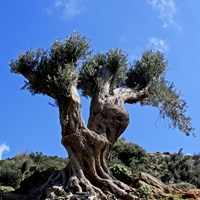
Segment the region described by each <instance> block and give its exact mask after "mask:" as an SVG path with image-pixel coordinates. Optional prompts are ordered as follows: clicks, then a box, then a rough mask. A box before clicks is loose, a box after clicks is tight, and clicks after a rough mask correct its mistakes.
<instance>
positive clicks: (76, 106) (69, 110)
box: [57, 85, 86, 136]
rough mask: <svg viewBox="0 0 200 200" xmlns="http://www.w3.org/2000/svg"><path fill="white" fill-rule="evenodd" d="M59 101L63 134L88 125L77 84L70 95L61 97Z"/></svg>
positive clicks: (74, 131)
mask: <svg viewBox="0 0 200 200" xmlns="http://www.w3.org/2000/svg"><path fill="white" fill-rule="evenodd" d="M57 102H58V106H59V112H60V123H61V127H62V135H63V136H65V135H70V134H73V133H76V132H77V131H79V130H80V129H85V127H86V126H85V124H84V121H83V119H82V114H81V101H80V97H79V94H78V93H77V90H76V87H75V86H73V85H72V86H71V89H70V93H69V96H68V97H60V98H58V99H57Z"/></svg>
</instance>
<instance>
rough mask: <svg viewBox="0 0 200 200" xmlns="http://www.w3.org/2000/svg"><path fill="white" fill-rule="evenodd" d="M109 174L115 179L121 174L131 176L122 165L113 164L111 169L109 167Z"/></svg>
mask: <svg viewBox="0 0 200 200" xmlns="http://www.w3.org/2000/svg"><path fill="white" fill-rule="evenodd" d="M110 172H111V173H112V174H113V175H114V176H115V177H116V176H118V175H120V174H121V173H123V174H126V175H131V171H130V170H129V169H128V168H127V167H125V166H124V165H120V164H114V165H112V167H110Z"/></svg>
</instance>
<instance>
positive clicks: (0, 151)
mask: <svg viewBox="0 0 200 200" xmlns="http://www.w3.org/2000/svg"><path fill="white" fill-rule="evenodd" d="M4 151H10V147H9V146H8V145H6V144H5V143H3V144H0V160H2V154H3V153H4Z"/></svg>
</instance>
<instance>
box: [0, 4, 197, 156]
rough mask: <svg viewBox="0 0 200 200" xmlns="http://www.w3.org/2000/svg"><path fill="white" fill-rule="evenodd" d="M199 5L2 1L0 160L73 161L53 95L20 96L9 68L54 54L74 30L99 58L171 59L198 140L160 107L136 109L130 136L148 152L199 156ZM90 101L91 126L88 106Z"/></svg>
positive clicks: (17, 80) (85, 110) (18, 79)
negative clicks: (155, 54) (38, 52)
mask: <svg viewBox="0 0 200 200" xmlns="http://www.w3.org/2000/svg"><path fill="white" fill-rule="evenodd" d="M199 18H200V1H199V0H181V1H175V0H101V1H98V0H29V1H27V0H18V1H16V0H1V2H0V27H1V31H0V52H1V54H0V91H1V98H0V159H5V158H7V157H13V156H15V155H16V154H18V153H23V152H28V153H30V152H35V151H40V152H43V153H44V154H46V155H57V156H62V157H66V156H67V154H66V152H65V150H64V148H63V147H62V145H61V143H60V140H61V134H60V125H59V119H58V110H57V108H54V107H52V106H50V105H49V102H53V100H52V99H50V98H49V97H47V96H42V95H37V96H34V97H33V96H31V94H30V93H29V92H28V91H20V88H21V87H22V85H23V81H24V78H23V77H21V76H16V75H15V74H11V73H10V71H9V61H10V59H11V58H16V57H17V55H18V54H19V52H20V51H25V50H28V49H30V48H32V49H35V48H38V47H44V48H48V47H49V46H50V45H51V44H52V43H53V41H54V40H55V39H56V38H60V39H64V38H65V37H66V36H67V35H69V34H71V33H72V32H73V31H74V30H76V31H78V32H80V33H81V34H82V35H86V36H87V37H88V38H89V39H91V42H90V43H91V46H92V49H93V50H94V52H98V51H101V52H106V51H108V50H109V49H112V48H116V47H118V48H123V49H124V50H125V51H126V52H127V54H128V58H129V61H130V62H133V60H135V59H139V58H140V57H141V54H142V52H143V51H145V50H147V49H149V48H152V49H154V50H160V51H162V52H163V53H164V54H165V57H166V59H167V60H168V67H169V71H168V73H167V78H168V80H170V81H173V82H174V84H175V85H176V88H177V90H178V91H181V93H182V94H183V98H184V99H186V101H187V102H188V106H189V107H188V115H190V116H191V117H192V123H193V126H194V127H195V129H196V135H197V137H196V138H194V137H193V136H189V137H187V136H185V135H184V134H183V133H181V132H180V131H178V130H176V129H168V120H164V121H163V120H160V119H159V116H158V111H157V110H156V109H155V108H150V107H141V106H139V105H131V106H130V105H129V106H127V109H128V110H129V112H130V116H131V122H130V125H129V127H128V128H127V130H126V131H125V133H124V135H123V136H124V137H125V138H126V139H127V141H131V142H134V143H136V144H139V145H140V146H142V147H143V148H145V149H146V150H147V151H148V152H156V151H160V152H164V151H169V152H172V153H174V152H178V151H179V149H181V148H183V152H184V153H189V154H193V153H199V152H200V147H199V146H200V145H199V144H200V134H199V130H200V124H199V113H200V108H199V99H200V94H199V92H198V91H199V77H200V59H199V54H200V20H199ZM82 101H83V116H84V119H85V120H86V121H87V117H88V110H89V101H88V100H86V99H82Z"/></svg>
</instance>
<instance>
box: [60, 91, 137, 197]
mask: <svg viewBox="0 0 200 200" xmlns="http://www.w3.org/2000/svg"><path fill="white" fill-rule="evenodd" d="M99 95H101V96H102V94H101V93H99ZM99 95H97V96H96V97H94V98H93V100H92V104H91V114H90V119H89V123H88V127H86V126H85V125H84V122H83V119H82V117H81V103H80V98H79V96H78V93H77V92H76V89H75V87H72V88H71V92H70V97H67V98H62V99H60V100H59V99H58V105H59V110H60V121H61V126H62V144H63V145H64V147H65V148H66V150H67V151H68V153H69V164H68V166H67V168H66V169H65V180H64V185H65V187H67V188H68V189H69V190H70V191H71V192H72V193H80V192H89V193H91V194H94V195H95V196H96V199H107V194H112V195H114V196H115V197H117V198H121V199H125V200H126V199H134V196H131V195H130V194H131V191H133V189H132V188H130V187H129V186H127V185H125V184H123V183H121V182H120V181H118V180H116V179H115V178H113V177H112V176H111V175H110V174H109V170H108V167H107V159H108V155H109V151H110V149H111V146H112V145H113V144H114V142H115V141H116V140H117V138H118V137H119V136H120V134H121V133H122V132H123V131H124V129H125V128H126V126H127V125H128V122H129V116H128V113H127V111H125V109H124V108H122V106H123V103H122V102H120V101H119V103H118V104H117V105H115V106H114V104H115V103H116V101H117V99H116V100H115V102H113V98H116V97H114V96H113V97H111V96H110V97H109V98H105V97H103V96H102V98H99Z"/></svg>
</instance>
